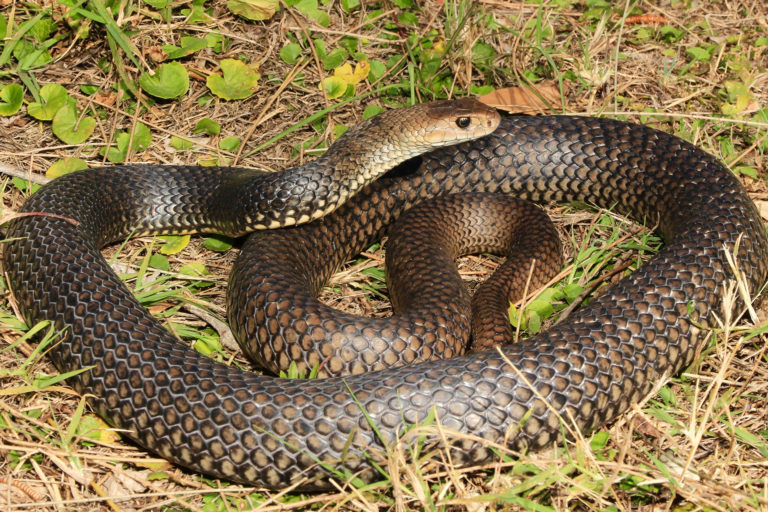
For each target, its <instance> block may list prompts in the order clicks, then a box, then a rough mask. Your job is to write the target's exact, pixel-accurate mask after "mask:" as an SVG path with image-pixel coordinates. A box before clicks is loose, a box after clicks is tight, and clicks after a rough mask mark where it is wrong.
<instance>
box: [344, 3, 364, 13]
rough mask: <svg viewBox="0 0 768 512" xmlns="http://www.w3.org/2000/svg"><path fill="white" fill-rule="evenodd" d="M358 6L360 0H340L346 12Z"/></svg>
mask: <svg viewBox="0 0 768 512" xmlns="http://www.w3.org/2000/svg"><path fill="white" fill-rule="evenodd" d="M359 6H360V0H341V8H342V9H344V10H345V11H347V12H350V11H351V10H352V9H355V8H357V7H359Z"/></svg>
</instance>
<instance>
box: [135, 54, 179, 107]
mask: <svg viewBox="0 0 768 512" xmlns="http://www.w3.org/2000/svg"><path fill="white" fill-rule="evenodd" d="M139 83H140V84H141V88H142V89H144V90H145V91H146V92H147V93H149V94H151V95H152V96H155V97H157V98H163V99H166V100H168V99H172V98H178V97H179V96H183V95H184V94H186V93H187V91H188V90H189V74H188V73H187V70H186V68H184V66H182V65H181V64H180V63H178V62H166V63H164V64H160V65H159V66H158V67H157V69H156V70H155V73H154V75H150V74H149V73H142V75H141V77H140V78H139Z"/></svg>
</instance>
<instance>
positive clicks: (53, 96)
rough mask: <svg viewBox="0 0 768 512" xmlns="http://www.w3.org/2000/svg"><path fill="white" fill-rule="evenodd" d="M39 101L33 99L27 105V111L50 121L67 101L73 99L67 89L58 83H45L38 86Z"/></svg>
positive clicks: (37, 117)
mask: <svg viewBox="0 0 768 512" xmlns="http://www.w3.org/2000/svg"><path fill="white" fill-rule="evenodd" d="M40 99H41V100H42V101H41V102H40V103H38V102H36V101H33V102H32V103H30V104H29V105H27V113H28V114H29V115H31V116H32V117H34V118H35V119H39V120H41V121H50V120H51V119H53V116H55V115H56V112H58V111H59V109H60V108H61V107H63V106H64V105H66V104H67V101H73V102H74V101H75V100H74V98H70V97H69V94H68V93H67V90H66V89H65V88H64V87H62V86H61V85H59V84H45V85H44V86H43V87H41V88H40Z"/></svg>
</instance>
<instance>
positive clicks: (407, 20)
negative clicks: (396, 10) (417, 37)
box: [397, 11, 419, 26]
mask: <svg viewBox="0 0 768 512" xmlns="http://www.w3.org/2000/svg"><path fill="white" fill-rule="evenodd" d="M397 21H398V22H400V23H402V24H403V25H414V26H415V25H418V24H419V17H418V16H416V15H415V14H414V13H412V12H410V11H405V12H403V13H400V16H398V17H397Z"/></svg>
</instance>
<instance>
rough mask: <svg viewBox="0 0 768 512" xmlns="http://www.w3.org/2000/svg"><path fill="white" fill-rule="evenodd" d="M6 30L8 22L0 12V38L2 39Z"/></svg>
mask: <svg viewBox="0 0 768 512" xmlns="http://www.w3.org/2000/svg"><path fill="white" fill-rule="evenodd" d="M7 32H8V22H7V21H5V16H3V15H2V14H0V39H4V38H5V35H6V33H7Z"/></svg>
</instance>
